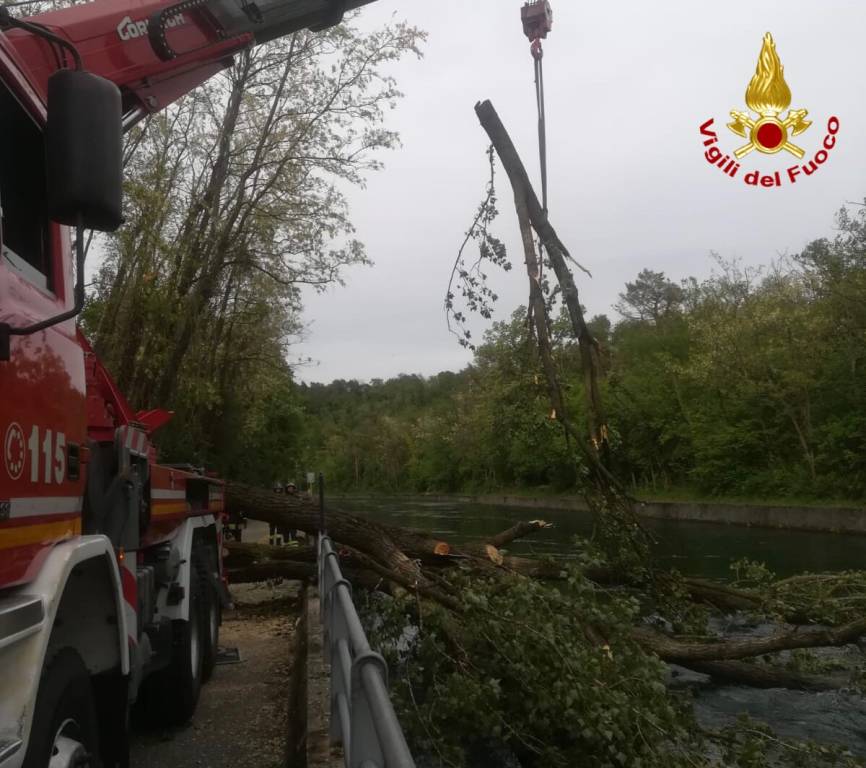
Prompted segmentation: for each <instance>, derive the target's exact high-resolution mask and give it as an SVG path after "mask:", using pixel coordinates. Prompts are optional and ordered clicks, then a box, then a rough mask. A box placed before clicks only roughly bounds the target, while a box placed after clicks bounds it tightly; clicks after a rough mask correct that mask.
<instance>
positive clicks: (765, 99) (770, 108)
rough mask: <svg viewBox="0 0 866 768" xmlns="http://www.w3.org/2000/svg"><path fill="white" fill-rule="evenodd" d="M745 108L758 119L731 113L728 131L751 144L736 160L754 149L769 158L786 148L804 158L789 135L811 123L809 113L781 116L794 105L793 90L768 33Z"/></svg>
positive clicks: (774, 44)
mask: <svg viewBox="0 0 866 768" xmlns="http://www.w3.org/2000/svg"><path fill="white" fill-rule="evenodd" d="M746 105H747V106H748V108H749V109H750V110H752V112H756V113H757V114H758V116H759V117H758V119H757V120H753V119H752V118H751V116H750V115H749V114H748V113H747V112H740V111H738V110H735V109H734V110H731V117H732V118H733V122H731V123H728V128H730V129H731V130H732V131H733V132H734V133H736V134H737V135H738V136H742V137H743V138H747V139H749V143H748V144H746V145H745V146H742V147H740V148H739V149H737V150H736V151H735V152H734V154H735V155H736V156H737V159H740V158H741V157H743V156H744V155H747V154H748V153H749V152H751V151H752V150H753V149H757V150H758V152H763V153H764V154H767V155H774V154H776V152H781V151H782V150H783V149H784V150H787V151H788V152H790V153H791V154H792V155H794V156H796V157H797V158H801V157H803V154H804V152H803V150H802V149H800V147H798V146H797V145H796V144H792V143H791V141H789V136H798V135H799V134H801V133H803V131H805V130H806V129H807V128H808V127H809V126H810V125H812V123H811V121H809V120H807V119H806V115H808V114H809V113H808V112H807V111H806V110H805V109H790V110H788V114H787V115H786V116H785V117H784V119H783V118H782V117H781V114H782V112H784V111H785V110H786V109H788V107H790V106H791V89H790V88H789V87H788V83H787V82H785V68H784V67H783V66H782V62H781V61H780V59H779V54H778V53H776V43H775V42H773V36H772V35H771V34H770V33H769V32H767V34H766V35H764V44H763V45H762V46H761V55H760V56H759V57H758V67H757V69H756V70H755V74H754V76H753V77H752V79H751V81H750V82H749V87H748V88H746Z"/></svg>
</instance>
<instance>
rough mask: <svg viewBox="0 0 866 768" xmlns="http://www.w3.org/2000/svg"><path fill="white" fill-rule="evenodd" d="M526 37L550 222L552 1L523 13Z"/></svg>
mask: <svg viewBox="0 0 866 768" xmlns="http://www.w3.org/2000/svg"><path fill="white" fill-rule="evenodd" d="M520 17H521V20H522V21H523V33H524V34H525V35H526V36H527V37H528V38H529V42H530V46H529V51H530V53H531V54H532V59H533V62H534V66H535V102H536V107H537V109H538V156H539V162H540V165H541V207H542V210H543V211H544V216H545V218H547V122H546V117H545V108H544V49H543V48H542V46H541V41H542V40H544V39H546V38H547V34H548V33H549V32H550V31H551V29H553V10H552V9H551V7H550V3H549V2H548V0H530V2H527V3H526V4H525V5H524V6H523V9H522V10H521V12H520ZM538 254H539V260H538V270H539V272H538V276H539V280H541V279H542V277H543V270H544V244H543V243H542V242H541V238H540V237H539V240H538Z"/></svg>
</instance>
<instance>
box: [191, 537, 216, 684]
mask: <svg viewBox="0 0 866 768" xmlns="http://www.w3.org/2000/svg"><path fill="white" fill-rule="evenodd" d="M207 554H208V553H207V550H199V551H198V552H194V553H193V562H194V564H195V568H196V570H197V571H198V574H199V580H200V583H201V585H202V598H203V602H204V610H203V613H204V617H205V619H204V624H203V625H202V626H203V630H204V631H203V632H202V671H201V678H202V682H203V683H206V682H207V681H208V680H210V679H211V675H213V671H214V667H215V666H216V658H217V650H218V646H219V640H220V621H221V618H222V617H221V616H220V599H219V595H218V594H217V591H216V589H215V588H214V586H213V583H212V582H211V578H210V573H209V568H208V558H207Z"/></svg>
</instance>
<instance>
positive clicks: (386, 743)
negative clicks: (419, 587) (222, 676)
mask: <svg viewBox="0 0 866 768" xmlns="http://www.w3.org/2000/svg"><path fill="white" fill-rule="evenodd" d="M322 509H323V514H322V516H323V517H324V504H323V505H322ZM319 599H320V601H321V609H322V617H321V618H322V626H323V627H324V629H325V649H326V653H327V658H328V661H329V662H330V665H331V697H330V698H331V741H332V743H335V744H340V743H341V744H342V745H343V753H344V761H345V765H346V768H415V761H414V760H413V759H412V754H411V753H410V752H409V746H408V745H407V744H406V738H405V736H404V735H403V729H402V728H401V727H400V723H399V721H398V720H397V715H396V714H395V712H394V706H393V705H392V704H391V698H390V696H389V694H388V667H387V665H386V663H385V659H383V658H382V656H381V655H380V654H378V653H376V652H375V651H374V650H373V649H372V648H370V643H369V642H368V641H367V635H366V634H365V633H364V628H363V627H362V626H361V621H360V619H359V618H358V612H357V611H356V610H355V604H354V603H353V602H352V585H351V584H349V582H348V581H346V579H345V578H344V577H343V573H342V571H341V570H340V560H339V557H338V555H337V552H336V550H335V549H334V543H333V542H332V541H331V539H329V538H328V536H327V535H326V534H324V533H321V534H319Z"/></svg>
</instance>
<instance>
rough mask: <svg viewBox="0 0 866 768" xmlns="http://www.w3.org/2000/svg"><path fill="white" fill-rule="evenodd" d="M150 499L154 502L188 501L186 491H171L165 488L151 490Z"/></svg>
mask: <svg viewBox="0 0 866 768" xmlns="http://www.w3.org/2000/svg"><path fill="white" fill-rule="evenodd" d="M150 498H151V499H154V500H156V499H160V500H164V499H179V500H181V501H183V500H184V499H186V491H169V490H166V489H165V488H151V490H150Z"/></svg>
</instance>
